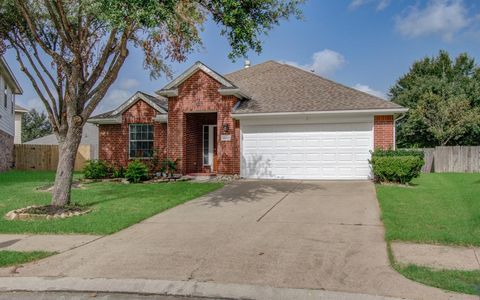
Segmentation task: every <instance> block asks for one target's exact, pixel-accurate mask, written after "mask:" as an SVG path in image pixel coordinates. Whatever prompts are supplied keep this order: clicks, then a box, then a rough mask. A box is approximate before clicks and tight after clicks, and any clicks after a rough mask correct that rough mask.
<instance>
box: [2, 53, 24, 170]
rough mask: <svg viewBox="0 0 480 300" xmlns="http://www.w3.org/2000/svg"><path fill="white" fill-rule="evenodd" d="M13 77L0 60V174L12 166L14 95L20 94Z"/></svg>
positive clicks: (20, 90) (5, 64)
mask: <svg viewBox="0 0 480 300" xmlns="http://www.w3.org/2000/svg"><path fill="white" fill-rule="evenodd" d="M22 93H23V91H22V88H21V87H20V85H19V84H18V81H17V79H16V78H15V75H13V73H12V70H10V67H9V66H8V64H7V62H6V61H5V59H4V58H3V57H1V58H0V172H1V171H6V170H8V169H10V168H11V167H12V165H13V144H14V135H15V95H18V94H22Z"/></svg>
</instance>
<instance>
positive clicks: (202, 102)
mask: <svg viewBox="0 0 480 300" xmlns="http://www.w3.org/2000/svg"><path fill="white" fill-rule="evenodd" d="M219 88H220V83H219V82H217V81H216V80H215V79H213V78H212V77H210V76H209V75H208V74H206V73H205V72H203V71H201V70H199V71H197V72H196V73H194V74H192V76H190V77H189V78H188V79H187V80H185V81H184V82H183V83H182V84H181V85H180V86H179V88H178V96H177V97H171V98H169V99H168V149H167V151H168V153H167V155H168V156H169V157H170V158H172V159H176V158H180V159H181V161H180V164H179V166H180V170H181V171H182V173H187V172H188V171H189V170H191V165H190V163H189V162H188V161H189V159H188V158H189V156H188V155H187V150H186V149H189V147H190V146H191V145H193V144H195V141H194V140H192V136H191V135H189V134H188V128H187V117H186V116H187V115H188V114H189V113H199V112H216V113H217V121H216V122H217V138H218V140H217V155H218V159H219V162H218V172H219V173H220V174H239V173H240V147H239V146H240V143H239V139H240V135H239V130H237V127H238V124H237V123H238V122H237V123H235V121H234V120H233V119H232V117H231V111H232V108H233V106H234V105H235V103H236V101H237V99H236V98H235V97H232V96H222V95H220V93H219V92H218V89H219ZM225 124H228V126H229V132H228V134H230V135H231V136H232V139H231V141H228V142H227V141H223V142H222V141H221V140H220V136H221V135H222V134H227V132H224V130H223V125H225ZM190 160H191V159H190Z"/></svg>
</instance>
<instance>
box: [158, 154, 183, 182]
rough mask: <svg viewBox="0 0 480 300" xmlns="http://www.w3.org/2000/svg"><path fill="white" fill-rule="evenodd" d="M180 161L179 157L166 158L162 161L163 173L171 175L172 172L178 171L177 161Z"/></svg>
mask: <svg viewBox="0 0 480 300" xmlns="http://www.w3.org/2000/svg"><path fill="white" fill-rule="evenodd" d="M179 161H180V159H179V158H177V159H175V160H173V159H170V158H166V159H164V160H163V162H162V169H161V170H162V172H165V174H166V175H167V177H168V176H170V177H173V174H174V173H175V172H176V171H178V162H179Z"/></svg>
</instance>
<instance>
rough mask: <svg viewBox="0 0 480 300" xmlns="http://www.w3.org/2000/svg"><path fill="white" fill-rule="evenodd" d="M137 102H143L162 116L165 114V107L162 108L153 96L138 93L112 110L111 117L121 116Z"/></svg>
mask: <svg viewBox="0 0 480 300" xmlns="http://www.w3.org/2000/svg"><path fill="white" fill-rule="evenodd" d="M152 98H153V99H152ZM139 100H143V101H145V102H147V103H148V104H149V105H150V106H151V107H153V108H154V109H155V110H156V111H158V112H160V113H162V114H166V113H167V110H166V107H162V106H161V105H160V104H159V103H158V102H157V101H155V100H154V97H153V96H150V95H147V94H145V93H142V92H140V91H138V92H136V93H135V94H133V96H131V97H130V98H129V99H128V100H127V101H125V102H123V103H122V105H120V106H119V107H117V108H116V109H115V110H113V111H112V115H121V114H122V113H123V112H124V111H126V110H127V109H129V108H130V107H131V106H132V105H134V104H135V103H137V102H138V101H139Z"/></svg>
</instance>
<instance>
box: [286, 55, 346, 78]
mask: <svg viewBox="0 0 480 300" xmlns="http://www.w3.org/2000/svg"><path fill="white" fill-rule="evenodd" d="M284 63H286V64H289V65H292V66H296V67H299V68H302V69H305V70H307V71H313V72H315V73H316V74H319V75H323V76H327V75H329V74H332V73H334V72H335V71H337V70H338V69H340V68H342V67H343V66H344V65H345V63H346V60H345V58H344V57H343V55H342V54H340V53H338V52H335V51H333V50H330V49H325V50H322V51H318V52H315V53H314V54H313V55H312V63H311V64H306V65H301V64H298V63H296V62H292V61H284Z"/></svg>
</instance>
